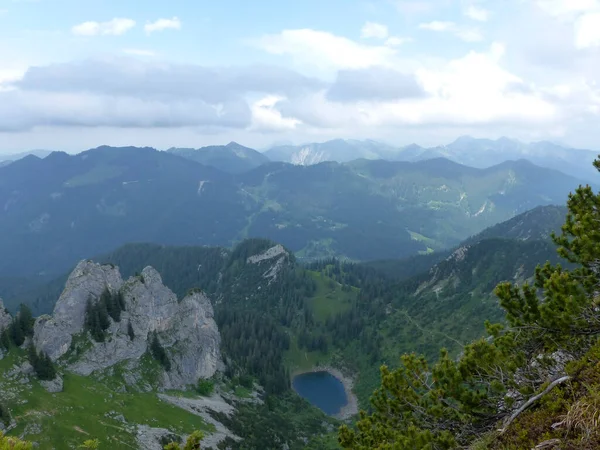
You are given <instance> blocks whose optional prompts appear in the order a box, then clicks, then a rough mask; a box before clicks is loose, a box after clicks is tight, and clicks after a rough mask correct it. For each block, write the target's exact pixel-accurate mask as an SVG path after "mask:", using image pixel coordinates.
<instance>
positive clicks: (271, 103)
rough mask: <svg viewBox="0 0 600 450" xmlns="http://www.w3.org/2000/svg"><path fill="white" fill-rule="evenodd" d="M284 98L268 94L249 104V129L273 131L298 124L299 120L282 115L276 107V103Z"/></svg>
mask: <svg viewBox="0 0 600 450" xmlns="http://www.w3.org/2000/svg"><path fill="white" fill-rule="evenodd" d="M285 100H286V98H285V97H280V96H277V95H268V96H266V97H263V98H261V99H259V100H257V101H256V102H254V103H253V104H252V106H251V110H252V125H251V126H250V129H251V130H254V131H269V132H273V131H284V130H293V129H294V128H296V127H297V126H298V125H300V124H301V121H300V120H298V119H296V118H286V117H283V116H282V115H281V112H280V111H279V110H278V109H276V106H277V104H278V103H280V102H282V101H285Z"/></svg>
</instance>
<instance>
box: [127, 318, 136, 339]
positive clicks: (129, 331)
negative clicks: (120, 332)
mask: <svg viewBox="0 0 600 450" xmlns="http://www.w3.org/2000/svg"><path fill="white" fill-rule="evenodd" d="M127 335H128V336H129V339H131V340H132V341H133V339H134V338H135V333H134V331H133V326H132V325H131V320H130V321H129V322H128V323H127Z"/></svg>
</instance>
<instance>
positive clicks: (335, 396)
mask: <svg viewBox="0 0 600 450" xmlns="http://www.w3.org/2000/svg"><path fill="white" fill-rule="evenodd" d="M292 387H293V388H294V391H296V393H297V394H298V395H300V397H302V398H304V399H306V400H307V401H308V402H309V403H311V404H312V405H313V406H316V407H317V408H319V409H320V410H321V411H323V412H324V413H325V414H327V415H330V416H335V415H337V414H339V413H340V412H341V410H342V408H343V407H344V406H346V405H347V404H348V396H347V395H346V389H345V387H344V384H343V383H342V381H340V380H339V379H338V378H336V377H335V376H333V375H332V374H331V373H329V372H327V371H317V372H306V373H301V374H298V375H296V376H294V378H293V379H292Z"/></svg>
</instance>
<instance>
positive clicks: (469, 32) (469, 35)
mask: <svg viewBox="0 0 600 450" xmlns="http://www.w3.org/2000/svg"><path fill="white" fill-rule="evenodd" d="M455 34H456V36H458V38H460V39H462V40H463V41H465V42H481V41H483V34H482V33H481V31H480V30H478V29H477V28H467V29H458V30H456V32H455Z"/></svg>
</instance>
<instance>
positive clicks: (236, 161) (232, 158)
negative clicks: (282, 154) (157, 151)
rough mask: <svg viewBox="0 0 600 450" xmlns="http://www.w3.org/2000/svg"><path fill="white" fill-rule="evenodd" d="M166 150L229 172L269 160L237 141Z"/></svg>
mask: <svg viewBox="0 0 600 450" xmlns="http://www.w3.org/2000/svg"><path fill="white" fill-rule="evenodd" d="M167 152H169V153H173V154H175V155H179V156H182V157H184V158H187V159H190V160H192V161H196V162H199V163H201V164H204V165H207V166H213V167H216V168H217V169H219V170H222V171H224V172H229V173H241V172H245V171H248V170H251V169H254V168H256V167H258V166H260V165H262V164H266V163H268V162H269V161H270V160H269V158H268V157H267V156H266V155H264V154H263V153H260V152H258V151H256V150H254V149H251V148H249V147H244V146H243V145H240V144H238V143H237V142H230V143H229V144H227V145H213V146H209V147H201V148H198V149H193V148H171V149H169V150H167Z"/></svg>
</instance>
